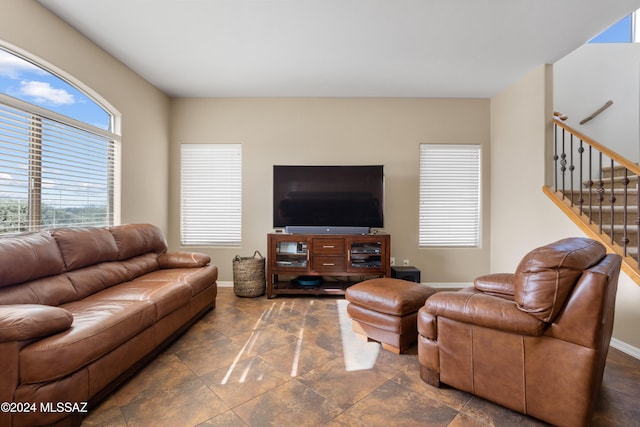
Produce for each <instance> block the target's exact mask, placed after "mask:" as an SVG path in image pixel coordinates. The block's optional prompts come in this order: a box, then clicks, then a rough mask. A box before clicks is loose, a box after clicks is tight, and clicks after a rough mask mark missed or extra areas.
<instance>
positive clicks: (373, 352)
mask: <svg viewBox="0 0 640 427" xmlns="http://www.w3.org/2000/svg"><path fill="white" fill-rule="evenodd" d="M336 304H337V307H338V318H339V322H340V337H341V338H342V352H343V354H344V367H345V369H346V370H347V371H363V370H366V369H371V368H373V366H374V365H375V364H376V359H377V358H378V354H379V353H380V344H379V343H377V342H366V341H364V340H362V339H359V338H358V337H356V335H355V333H354V332H353V330H352V329H351V318H350V317H349V314H348V313H347V305H349V301H346V300H337V301H336Z"/></svg>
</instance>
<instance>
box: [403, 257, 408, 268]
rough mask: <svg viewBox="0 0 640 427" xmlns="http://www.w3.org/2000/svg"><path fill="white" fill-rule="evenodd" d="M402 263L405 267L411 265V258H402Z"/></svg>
mask: <svg viewBox="0 0 640 427" xmlns="http://www.w3.org/2000/svg"><path fill="white" fill-rule="evenodd" d="M402 265H404V266H405V267H407V266H408V265H409V260H408V259H403V260H402Z"/></svg>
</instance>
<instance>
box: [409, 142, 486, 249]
mask: <svg viewBox="0 0 640 427" xmlns="http://www.w3.org/2000/svg"><path fill="white" fill-rule="evenodd" d="M419 216H420V220H419V245H420V246H421V247H477V246H479V245H480V146H479V145H466V144H455V145H452V144H421V145H420V213H419Z"/></svg>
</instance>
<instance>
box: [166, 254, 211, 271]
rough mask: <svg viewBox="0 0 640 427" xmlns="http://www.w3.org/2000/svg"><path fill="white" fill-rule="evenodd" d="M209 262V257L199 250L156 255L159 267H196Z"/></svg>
mask: <svg viewBox="0 0 640 427" xmlns="http://www.w3.org/2000/svg"><path fill="white" fill-rule="evenodd" d="M210 262H211V257H209V255H205V254H202V253H199V252H164V253H162V254H160V255H159V256H158V264H160V268H197V267H204V266H206V265H208V264H209V263H210Z"/></svg>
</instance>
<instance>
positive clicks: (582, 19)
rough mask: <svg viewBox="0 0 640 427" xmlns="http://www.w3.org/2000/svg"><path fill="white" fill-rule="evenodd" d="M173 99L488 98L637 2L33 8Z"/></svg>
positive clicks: (136, 1) (417, 0)
mask: <svg viewBox="0 0 640 427" xmlns="http://www.w3.org/2000/svg"><path fill="white" fill-rule="evenodd" d="M38 1H39V3H41V4H42V5H43V6H45V7H46V8H48V9H50V10H51V11H52V12H53V13H55V14H56V15H58V16H59V17H60V18H62V19H63V20H64V21H66V22H68V23H69V24H70V25H72V26H73V27H75V28H76V29H77V30H78V31H80V32H81V33H83V34H84V35H86V36H87V37H88V38H89V39H91V40H93V41H94V42H95V43H96V44H98V45H99V46H101V47H102V48H103V49H105V50H106V51H107V52H109V53H110V54H111V55H113V56H114V57H116V58H117V59H119V60H120V61H122V62H123V63H124V64H126V65H127V66H128V67H129V68H131V69H133V70H134V71H135V72H137V73H138V74H140V75H141V76H142V77H144V78H145V79H146V80H148V81H149V82H150V83H152V84H153V85H154V86H156V87H158V88H159V89H160V90H162V91H163V92H165V93H166V94H168V95H170V96H175V97H472V98H488V97H491V96H493V95H495V94H497V93H499V92H500V91H501V90H503V89H504V88H506V87H508V86H509V85H510V84H512V83H514V82H515V81H517V80H518V79H520V78H521V77H522V76H524V75H525V74H526V73H527V72H529V71H531V70H533V69H534V68H536V67H537V66H539V65H540V64H550V63H554V62H555V61H557V60H558V59H560V58H562V57H563V56H565V55H567V54H568V53H570V52H571V51H573V50H575V49H576V48H578V47H580V46H581V45H582V44H584V43H585V42H587V41H588V40H589V39H591V38H592V37H594V36H595V35H597V34H598V33H600V32H601V31H603V30H605V29H606V28H608V27H609V26H610V25H612V24H613V23H615V22H616V21H617V20H618V19H620V18H622V17H623V16H625V15H627V14H628V13H630V12H631V11H634V10H636V9H638V8H640V0H607V1H606V2H605V1H602V0H92V1H86V0H38Z"/></svg>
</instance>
